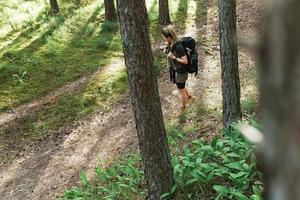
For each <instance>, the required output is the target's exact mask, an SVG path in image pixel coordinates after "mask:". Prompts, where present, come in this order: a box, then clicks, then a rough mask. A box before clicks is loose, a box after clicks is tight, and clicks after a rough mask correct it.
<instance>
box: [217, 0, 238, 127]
mask: <svg viewBox="0 0 300 200" xmlns="http://www.w3.org/2000/svg"><path fill="white" fill-rule="evenodd" d="M235 9H236V2H235V0H230V1H228V0H219V32H220V56H221V67H222V75H221V76H222V97H223V125H224V126H225V127H229V125H230V124H231V123H232V122H236V121H238V120H240V119H241V118H242V114H241V105H240V80H239V69H238V52H237V42H236V10H235Z"/></svg>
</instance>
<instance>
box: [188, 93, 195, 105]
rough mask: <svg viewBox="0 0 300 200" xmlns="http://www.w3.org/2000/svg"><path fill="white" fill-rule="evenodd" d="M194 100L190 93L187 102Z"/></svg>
mask: <svg viewBox="0 0 300 200" xmlns="http://www.w3.org/2000/svg"><path fill="white" fill-rule="evenodd" d="M195 100H196V98H195V97H193V96H191V95H190V96H189V97H188V100H187V103H193V102H194V101H195Z"/></svg>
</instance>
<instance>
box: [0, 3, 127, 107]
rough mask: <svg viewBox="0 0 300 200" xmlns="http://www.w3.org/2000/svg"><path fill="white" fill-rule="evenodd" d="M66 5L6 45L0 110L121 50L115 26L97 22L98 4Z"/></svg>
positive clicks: (0, 71) (102, 62)
mask: <svg viewBox="0 0 300 200" xmlns="http://www.w3.org/2000/svg"><path fill="white" fill-rule="evenodd" d="M65 6H66V7H64V4H62V5H61V7H62V9H61V12H60V14H59V15H58V16H55V17H50V16H48V15H46V14H45V12H43V13H41V14H40V15H39V16H38V17H37V22H32V23H27V24H26V25H24V29H23V31H21V33H20V35H19V37H18V38H16V39H15V40H14V41H13V42H12V43H11V44H9V45H8V46H7V47H6V49H7V50H6V51H5V52H3V54H2V56H1V57H0V61H1V62H0V91H1V92H0V111H5V110H7V109H9V108H10V107H16V106H18V105H20V104H21V103H24V102H28V101H30V100H32V99H34V98H36V97H39V96H42V95H44V94H46V93H48V92H49V91H52V90H53V89H55V88H57V87H59V86H61V85H64V84H65V83H66V82H68V81H72V80H74V79H76V78H77V77H79V76H81V75H83V74H87V73H89V72H91V71H92V70H94V69H96V68H99V67H100V66H103V65H105V64H107V63H108V62H107V59H106V58H109V57H113V56H114V55H115V54H117V53H118V52H121V51H122V48H121V42H120V34H119V32H118V26H117V24H116V23H112V22H101V21H99V20H98V19H100V15H101V13H102V12H103V5H101V4H99V3H93V4H89V5H87V6H86V7H74V6H73V7H71V6H70V5H69V4H68V6H67V5H65ZM71 8H72V9H71Z"/></svg>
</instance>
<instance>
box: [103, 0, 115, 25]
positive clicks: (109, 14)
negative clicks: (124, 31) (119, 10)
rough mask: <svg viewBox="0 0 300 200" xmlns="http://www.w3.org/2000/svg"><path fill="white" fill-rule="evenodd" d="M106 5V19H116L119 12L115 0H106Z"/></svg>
mask: <svg viewBox="0 0 300 200" xmlns="http://www.w3.org/2000/svg"><path fill="white" fill-rule="evenodd" d="M104 7H105V20H108V21H116V19H117V14H116V9H115V4H114V0H104Z"/></svg>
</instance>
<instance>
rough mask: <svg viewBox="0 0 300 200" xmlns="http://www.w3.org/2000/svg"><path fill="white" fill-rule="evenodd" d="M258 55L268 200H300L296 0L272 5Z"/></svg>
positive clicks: (299, 41) (299, 43)
mask: <svg viewBox="0 0 300 200" xmlns="http://www.w3.org/2000/svg"><path fill="white" fill-rule="evenodd" d="M268 8H269V13H268V15H267V17H266V20H265V22H266V23H265V31H264V37H263V39H262V46H261V49H260V50H261V51H260V69H259V70H260V79H259V80H260V81H259V83H260V91H261V103H262V105H263V108H264V110H263V127H264V132H265V144H264V152H265V158H266V160H265V161H266V166H265V168H266V172H267V174H266V176H265V177H266V184H265V185H266V195H267V198H266V199H270V200H279V199H280V200H281V199H300V190H299V185H300V159H299V155H300V123H299V119H300V82H299V80H300V59H299V58H300V37H299V35H300V12H299V10H300V1H299V0H276V1H275V0H274V1H270V6H268Z"/></svg>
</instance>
